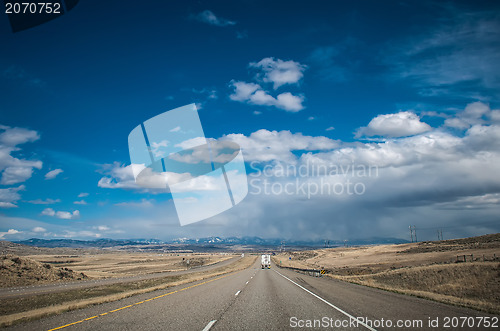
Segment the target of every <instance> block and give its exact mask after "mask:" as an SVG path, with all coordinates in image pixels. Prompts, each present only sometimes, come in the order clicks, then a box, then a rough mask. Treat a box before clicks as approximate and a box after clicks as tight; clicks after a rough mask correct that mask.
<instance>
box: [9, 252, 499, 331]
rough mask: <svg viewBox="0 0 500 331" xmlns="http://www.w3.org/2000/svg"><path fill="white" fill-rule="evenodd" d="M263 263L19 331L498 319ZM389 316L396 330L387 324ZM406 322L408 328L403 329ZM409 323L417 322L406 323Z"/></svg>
mask: <svg viewBox="0 0 500 331" xmlns="http://www.w3.org/2000/svg"><path fill="white" fill-rule="evenodd" d="M258 262H259V261H258V260H257V261H256V263H255V264H254V265H253V266H252V267H250V268H248V269H245V270H242V271H239V272H235V273H232V274H228V275H224V276H219V277H215V278H212V279H208V280H205V281H202V282H197V283H191V284H188V285H184V286H178V287H172V288H170V289H166V290H162V291H156V292H153V293H147V294H143V295H137V296H134V297H131V298H127V299H124V300H120V301H116V302H112V303H106V304H101V305H97V306H93V307H88V308H85V309H81V310H76V311H72V312H67V313H64V314H61V315H57V316H51V317H48V318H44V319H42V320H38V321H33V322H29V323H25V324H19V325H16V326H14V327H12V328H11V329H12V330H51V329H57V328H59V329H61V330H200V331H201V330H208V329H210V330H289V329H312V328H309V327H308V326H309V325H311V326H314V323H316V326H318V327H317V328H316V329H325V327H327V328H326V329H328V328H329V329H341V330H369V329H370V327H371V329H376V330H391V329H392V330H403V329H415V330H416V329H418V330H425V329H432V328H430V327H429V319H430V320H433V321H434V320H436V318H437V319H438V321H439V328H435V329H443V322H444V319H445V318H447V317H448V318H451V317H462V316H464V317H474V318H475V317H478V316H490V318H492V317H491V315H488V314H485V313H481V312H477V311H474V310H469V309H465V308H459V307H454V306H449V305H445V304H440V303H437V302H432V301H428V300H424V299H418V298H414V297H409V296H404V295H399V294H395V293H390V292H386V291H381V290H376V289H371V288H366V287H363V286H358V285H353V284H348V283H344V282H339V281H335V280H332V279H328V278H315V277H310V276H306V275H303V274H299V273H295V272H293V271H289V270H284V269H276V268H273V269H271V270H267V269H266V270H262V269H260V264H259V263H258ZM358 317H363V318H364V319H365V320H366V319H368V320H370V321H371V322H370V321H367V322H366V324H362V323H361V321H360V322H359V323H358V322H356V320H355V318H358ZM494 318H497V317H494ZM382 319H383V320H384V323H385V324H384V325H383V326H382V325H380V321H382ZM388 321H390V323H391V324H392V327H387V323H389V322H388ZM398 322H402V323H403V324H402V326H403V327H396V326H397V325H396V323H398ZM309 323H311V324H309ZM318 323H320V324H318ZM374 323H379V324H378V325H377V324H374ZM405 323H406V326H410V325H411V326H415V327H414V328H412V327H404V325H405ZM336 324H337V326H338V327H337V328H335V325H336ZM449 329H450V330H451V329H456V328H449ZM476 329H477V328H476ZM469 330H470V328H469Z"/></svg>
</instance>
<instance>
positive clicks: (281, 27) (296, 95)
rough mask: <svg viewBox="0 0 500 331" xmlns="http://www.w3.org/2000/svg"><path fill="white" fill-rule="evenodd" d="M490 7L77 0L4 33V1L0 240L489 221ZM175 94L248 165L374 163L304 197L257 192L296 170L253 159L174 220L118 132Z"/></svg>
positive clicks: (399, 229)
mask: <svg viewBox="0 0 500 331" xmlns="http://www.w3.org/2000/svg"><path fill="white" fill-rule="evenodd" d="M499 18H500V11H499V5H498V4H497V3H495V2H491V1H475V2H474V3H472V2H462V1H458V2H450V3H446V2H431V1H422V2H418V3H417V2H404V1H398V2H385V3H383V4H381V3H377V2H373V1H361V2H357V3H356V4H351V3H347V2H341V1H331V2H325V1H317V2H315V1H312V2H311V1H307V2H300V1H291V2H290V1H275V2H272V3H269V2H265V1H239V2H235V1H217V2H209V1H196V2H194V1H182V2H164V1H151V2H148V6H145V5H140V6H139V5H137V3H135V2H123V1H106V2H102V1H84V2H81V3H79V4H78V5H77V6H76V7H75V8H74V9H73V10H72V11H70V12H68V13H66V14H65V15H63V16H62V17H59V18H57V19H55V20H53V21H50V22H48V23H46V24H43V25H40V26H38V27H35V28H32V29H28V30H25V31H21V32H18V33H12V32H11V29H10V26H9V23H8V19H7V17H6V16H5V15H3V16H2V18H1V19H0V34H1V40H2V42H3V47H2V49H3V51H2V52H1V53H0V88H1V91H2V92H1V94H0V96H1V97H0V114H1V115H0V125H2V126H1V127H0V172H1V179H0V238H1V239H6V240H15V239H22V238H30V237H43V238H60V237H70V238H79V239H91V238H104V237H106V238H109V237H110V238H159V239H171V238H176V237H203V236H211V235H221V236H230V235H236V236H242V235H257V236H261V237H278V238H285V239H297V240H299V239H321V238H323V237H329V238H331V239H339V240H343V239H347V238H369V237H398V238H405V239H406V238H407V237H408V236H409V234H408V226H409V225H410V224H411V225H416V226H417V228H418V229H420V231H421V233H422V236H421V238H422V239H435V237H436V235H435V233H436V230H437V229H441V228H442V229H443V233H444V236H445V237H447V236H448V237H460V236H467V235H477V234H484V233H491V232H498V230H499V225H498V224H499V223H498V215H499V211H500V210H499V209H500V208H499V203H500V179H499V176H498V170H499V166H498V164H500V163H499V161H500V148H499V147H500V145H499V143H498V141H500V139H499V138H500V127H499V123H500V111H499V110H498V109H500V104H499V92H498V91H500V89H499V87H500V76H499V74H500V72H499V71H500V69H499V68H498V65H497V63H500V32H499V31H500V21H499ZM190 103H196V104H197V106H198V108H199V116H200V119H201V122H202V124H203V129H204V132H205V135H206V136H207V137H211V138H215V139H221V140H231V141H234V142H237V143H238V144H239V145H240V146H241V147H242V149H243V152H244V157H245V161H246V162H247V169H248V171H254V172H258V171H256V170H255V169H263V167H265V166H266V165H267V166H268V169H274V170H276V169H279V167H280V166H284V165H292V166H299V165H301V164H304V165H306V166H307V167H314V165H327V166H328V167H337V166H339V165H351V166H367V167H376V168H377V169H378V172H377V176H374V175H373V174H372V175H371V176H368V177H362V176H358V175H353V174H352V173H351V174H350V175H346V174H344V175H338V176H324V177H325V178H323V179H324V180H326V181H330V182H331V183H333V182H335V183H337V182H340V183H344V184H345V183H346V181H348V180H352V181H354V182H358V183H361V184H362V185H363V187H364V188H365V191H364V192H363V194H359V195H357V194H354V195H348V194H345V192H343V193H342V194H315V195H314V196H304V194H303V193H301V192H297V193H296V194H291V195H290V194H274V193H271V194H264V193H262V190H261V191H260V192H257V191H259V190H258V188H259V187H260V188H263V186H262V185H264V184H265V183H266V181H264V179H265V180H267V182H268V183H271V184H272V183H276V185H278V184H279V185H286V183H287V182H290V183H296V178H295V177H293V176H292V177H293V178H292V177H290V176H287V177H286V178H283V177H280V176H276V175H274V176H264V174H261V177H259V178H258V179H259V181H257V182H254V185H252V186H251V187H250V188H249V191H250V192H249V195H248V196H247V197H246V198H245V200H244V201H242V202H241V203H240V204H239V205H237V206H236V207H234V208H232V209H230V210H228V211H227V212H224V213H222V214H220V215H218V216H215V217H213V218H211V219H209V220H205V221H202V222H199V223H196V224H192V225H189V226H184V227H181V226H180V225H179V222H178V220H177V216H176V212H175V208H174V206H173V203H172V200H171V197H170V195H169V194H156V193H154V192H149V193H148V192H146V191H145V190H143V189H140V188H138V187H137V186H136V185H135V183H134V182H133V176H131V171H130V166H129V165H130V158H129V152H128V144H127V137H128V134H129V133H130V131H131V130H132V129H133V128H134V127H136V126H137V125H138V124H139V123H141V122H142V121H145V120H147V119H149V118H151V117H153V116H155V115H157V114H160V113H162V112H165V111H167V110H169V109H173V108H177V107H180V106H183V105H187V104H190ZM252 162H254V165H255V167H251V164H252ZM252 169H253V170H252ZM320 177H321V176H316V177H314V178H309V179H307V180H306V179H304V178H302V179H301V180H306V181H313V182H314V181H320V180H322V178H320ZM255 178H257V177H255ZM361 184H360V185H361Z"/></svg>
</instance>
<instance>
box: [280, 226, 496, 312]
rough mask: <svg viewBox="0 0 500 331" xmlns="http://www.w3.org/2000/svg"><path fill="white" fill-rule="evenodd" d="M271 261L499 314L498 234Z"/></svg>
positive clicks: (295, 255)
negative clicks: (320, 270) (322, 270)
mask: <svg viewBox="0 0 500 331" xmlns="http://www.w3.org/2000/svg"><path fill="white" fill-rule="evenodd" d="M289 257H291V258H292V259H291V260H289ZM464 260H465V261H466V262H464ZM274 261H275V262H276V263H277V264H280V261H281V264H282V265H283V266H285V267H286V266H288V267H295V268H303V269H317V270H318V269H324V270H326V271H327V276H328V277H332V278H335V279H339V280H343V281H347V282H352V283H357V284H361V285H366V286H371V287H376V288H381V289H384V290H389V291H394V292H399V293H404V294H409V295H415V296H419V297H424V298H428V299H432V300H436V301H441V302H446V303H449V304H455V305H460V306H465V307H469V308H474V309H478V310H482V311H486V312H490V313H495V314H499V313H500V234H493V235H486V236H481V237H473V238H465V239H455V240H444V241H436V242H420V243H411V244H402V245H379V246H362V247H339V248H329V249H319V250H311V251H300V252H286V253H281V254H278V255H277V256H275V257H274Z"/></svg>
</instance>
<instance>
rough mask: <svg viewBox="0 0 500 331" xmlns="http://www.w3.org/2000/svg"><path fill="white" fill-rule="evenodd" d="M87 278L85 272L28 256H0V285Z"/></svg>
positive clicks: (23, 284) (20, 284) (8, 285)
mask: <svg viewBox="0 0 500 331" xmlns="http://www.w3.org/2000/svg"><path fill="white" fill-rule="evenodd" d="M85 278H87V276H86V275H85V274H84V273H77V272H74V271H73V270H71V269H68V268H58V267H54V266H52V265H50V264H48V263H40V262H38V261H35V260H33V259H30V258H28V257H21V256H16V255H2V256H0V287H11V286H27V285H34V284H42V283H53V282H57V281H70V280H82V279H85Z"/></svg>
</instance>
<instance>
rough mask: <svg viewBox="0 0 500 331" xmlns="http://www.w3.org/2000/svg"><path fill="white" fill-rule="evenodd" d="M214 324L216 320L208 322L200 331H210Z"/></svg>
mask: <svg viewBox="0 0 500 331" xmlns="http://www.w3.org/2000/svg"><path fill="white" fill-rule="evenodd" d="M215 322H217V320H213V321H210V322H208V324H207V326H205V328H204V329H203V330H202V331H208V330H210V328H211V327H212V326H213V325H214V324H215Z"/></svg>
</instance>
